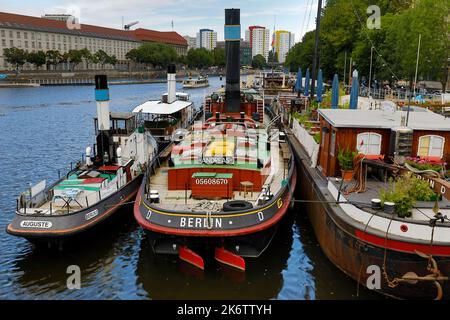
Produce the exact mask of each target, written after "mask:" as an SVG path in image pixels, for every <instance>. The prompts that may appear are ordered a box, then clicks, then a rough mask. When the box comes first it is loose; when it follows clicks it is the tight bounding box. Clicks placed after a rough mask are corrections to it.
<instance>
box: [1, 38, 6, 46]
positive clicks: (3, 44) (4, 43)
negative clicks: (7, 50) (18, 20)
mask: <svg viewBox="0 0 450 320" xmlns="http://www.w3.org/2000/svg"><path fill="white" fill-rule="evenodd" d="M2 46H3V47H6V39H2Z"/></svg>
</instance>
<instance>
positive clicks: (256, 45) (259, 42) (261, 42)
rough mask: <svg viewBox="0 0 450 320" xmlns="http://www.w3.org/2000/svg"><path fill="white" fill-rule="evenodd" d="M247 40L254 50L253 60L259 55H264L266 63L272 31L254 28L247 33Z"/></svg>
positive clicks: (250, 28)
mask: <svg viewBox="0 0 450 320" xmlns="http://www.w3.org/2000/svg"><path fill="white" fill-rule="evenodd" d="M245 40H246V41H248V42H249V43H250V47H251V48H252V58H253V57H254V56H256V55H258V54H260V55H262V56H263V57H264V58H265V59H266V61H267V59H268V58H269V51H270V45H271V42H270V30H269V29H266V28H264V27H259V26H252V27H249V30H247V31H246V32H245Z"/></svg>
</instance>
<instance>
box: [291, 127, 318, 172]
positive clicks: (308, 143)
mask: <svg viewBox="0 0 450 320" xmlns="http://www.w3.org/2000/svg"><path fill="white" fill-rule="evenodd" d="M292 131H293V133H294V136H295V137H296V138H297V140H298V142H300V143H301V145H302V146H303V147H304V148H305V150H306V152H307V153H308V156H309V158H310V160H311V168H315V167H316V166H317V160H318V157H319V145H318V144H317V142H316V141H315V140H314V138H313V136H311V135H310V134H309V132H308V131H306V129H305V128H303V127H302V126H301V125H300V123H299V122H298V121H297V120H295V119H294V120H293V124H292Z"/></svg>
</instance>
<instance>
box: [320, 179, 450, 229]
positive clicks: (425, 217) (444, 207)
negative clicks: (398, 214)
mask: <svg viewBox="0 0 450 320" xmlns="http://www.w3.org/2000/svg"><path fill="white" fill-rule="evenodd" d="M328 181H329V183H331V184H332V185H333V186H334V189H335V190H339V189H340V188H341V191H342V192H341V197H343V198H345V199H346V200H347V201H349V202H353V203H355V204H358V206H359V205H367V207H364V208H363V209H364V210H365V211H368V212H370V213H375V212H376V211H374V210H372V209H371V208H370V206H371V200H372V199H379V198H380V190H382V189H384V190H389V189H390V187H391V186H390V184H389V182H384V181H380V180H375V179H368V180H367V182H366V189H365V191H364V192H352V193H349V194H346V191H348V190H350V189H351V188H352V187H353V186H354V185H355V183H356V181H354V180H353V181H350V182H343V183H342V182H341V181H342V180H341V178H336V177H331V178H328ZM341 183H342V187H341ZM329 189H330V186H329ZM341 199H342V198H341ZM438 204H439V208H440V209H441V213H442V214H444V215H445V214H447V215H448V214H450V201H449V200H447V199H446V198H444V197H442V200H441V201H439V202H438ZM434 205H435V202H434V201H430V202H424V201H417V202H416V204H415V208H414V209H413V210H412V216H411V217H410V218H408V219H411V220H415V221H429V220H430V219H431V218H432V217H433V216H434V212H433V207H434Z"/></svg>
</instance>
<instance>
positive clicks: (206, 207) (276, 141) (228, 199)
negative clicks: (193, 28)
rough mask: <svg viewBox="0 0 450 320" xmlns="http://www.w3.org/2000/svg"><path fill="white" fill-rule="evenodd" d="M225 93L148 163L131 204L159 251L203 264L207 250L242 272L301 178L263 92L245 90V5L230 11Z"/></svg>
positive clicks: (269, 236) (262, 245)
mask: <svg viewBox="0 0 450 320" xmlns="http://www.w3.org/2000/svg"><path fill="white" fill-rule="evenodd" d="M225 23H226V25H225V39H226V51H227V52H228V54H227V76H226V88H225V92H223V91H221V92H220V91H219V92H216V93H213V94H212V95H211V96H207V97H206V99H205V114H204V121H203V122H196V123H194V125H193V126H192V127H191V128H190V130H188V131H186V132H184V135H182V136H181V137H179V139H177V141H176V143H175V144H174V145H173V147H172V148H171V151H170V153H169V154H167V157H166V158H163V157H159V158H158V162H154V163H153V164H151V165H150V166H148V170H147V172H146V175H145V178H144V180H143V182H142V185H141V188H140V190H139V193H138V196H137V198H136V201H135V205H134V215H135V218H136V220H137V221H138V223H139V224H140V225H141V226H142V228H144V230H145V231H146V233H147V236H148V238H149V240H150V243H151V247H152V249H153V251H154V252H156V253H162V254H176V255H178V256H179V257H180V259H181V260H184V261H186V262H188V263H190V264H192V265H194V266H196V267H198V268H201V269H204V267H205V261H204V260H203V257H202V255H203V254H208V253H213V255H214V257H215V259H216V260H217V261H218V262H220V263H224V264H227V265H230V266H232V267H235V268H238V269H240V270H245V268H246V267H245V260H244V258H243V257H258V256H259V255H260V254H261V253H262V252H263V251H264V250H265V249H266V248H267V247H268V245H269V244H270V242H271V240H272V238H273V236H274V234H275V232H276V229H277V225H278V223H279V221H280V219H282V218H283V217H284V216H285V214H286V212H287V210H288V208H289V206H290V203H291V197H292V193H293V191H294V188H295V183H296V168H295V165H294V161H293V154H292V152H291V148H290V145H289V143H288V142H287V141H286V139H285V135H284V133H283V132H281V131H280V129H279V128H278V127H277V126H276V125H275V121H271V119H270V117H269V116H268V115H267V114H266V113H265V109H264V103H263V99H262V97H260V96H259V95H257V93H256V92H255V91H252V92H253V93H251V92H247V91H245V90H244V91H241V90H240V74H239V46H240V41H239V40H240V10H239V9H226V10H225Z"/></svg>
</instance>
